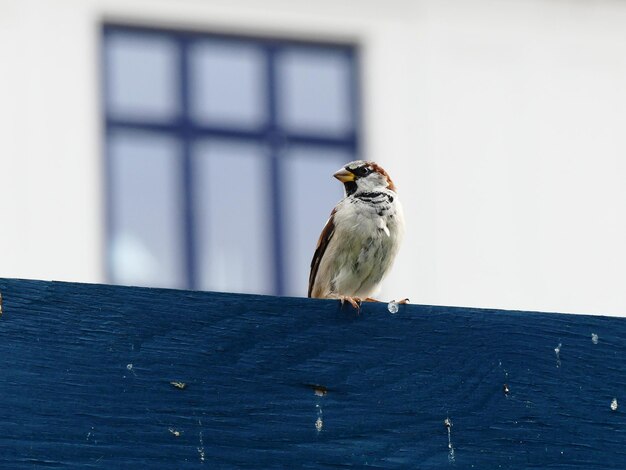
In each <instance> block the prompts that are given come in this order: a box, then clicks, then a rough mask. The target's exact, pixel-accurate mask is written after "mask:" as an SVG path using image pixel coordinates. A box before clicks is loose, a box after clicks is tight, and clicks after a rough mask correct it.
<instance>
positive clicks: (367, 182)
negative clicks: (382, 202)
mask: <svg viewBox="0 0 626 470" xmlns="http://www.w3.org/2000/svg"><path fill="white" fill-rule="evenodd" d="M333 176H334V177H335V178H337V179H338V180H339V181H341V182H342V183H343V186H344V188H345V190H346V196H350V195H352V194H355V193H357V192H373V191H380V190H381V189H390V190H391V191H395V190H396V187H395V185H394V184H393V181H391V178H390V177H389V175H388V174H387V172H386V171H385V170H383V169H382V167H380V166H379V165H378V164H376V163H374V162H365V161H363V160H356V161H354V162H350V163H348V164H347V165H346V166H344V167H343V168H342V169H341V170H339V171H338V172H337V173H335V174H334V175H333Z"/></svg>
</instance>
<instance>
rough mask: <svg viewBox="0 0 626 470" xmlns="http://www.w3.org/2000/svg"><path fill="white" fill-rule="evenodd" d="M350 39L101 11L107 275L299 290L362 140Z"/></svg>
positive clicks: (156, 282)
mask: <svg viewBox="0 0 626 470" xmlns="http://www.w3.org/2000/svg"><path fill="white" fill-rule="evenodd" d="M357 56H358V54H357V51H356V48H355V47H354V46H352V45H338V44H325V43H310V42H300V41H287V40H277V39H265V38H263V39H261V38H249V37H238V36H227V35H217V34H205V33H195V32H180V31H170V30H161V29H152V28H143V27H131V26H120V25H105V26H104V28H103V72H104V81H103V85H104V93H103V96H104V106H103V109H104V113H105V128H106V137H105V160H106V172H107V219H108V220H107V242H106V243H107V247H106V250H107V270H108V277H109V280H110V281H111V282H114V283H120V284H135V285H150V286H160V287H178V288H188V289H202V290H223V291H239V292H255V293H267V294H278V295H285V294H286V295H305V294H306V287H307V286H306V284H307V276H308V265H309V262H310V258H311V256H312V253H313V250H314V247H315V243H316V239H317V236H318V234H319V232H320V230H321V228H322V226H323V224H324V222H325V220H326V218H327V217H328V214H329V212H330V209H331V208H332V207H333V205H334V204H335V203H336V201H337V200H338V199H339V198H340V197H341V194H342V189H341V187H340V185H339V184H337V182H335V181H332V178H331V174H332V172H333V171H334V170H336V169H337V168H338V167H339V166H341V165H342V164H344V163H345V162H346V161H350V160H353V159H355V158H357V155H358V150H359V136H358V128H359V116H358V109H359V103H358V83H357V82H358V70H357V69H358V64H357Z"/></svg>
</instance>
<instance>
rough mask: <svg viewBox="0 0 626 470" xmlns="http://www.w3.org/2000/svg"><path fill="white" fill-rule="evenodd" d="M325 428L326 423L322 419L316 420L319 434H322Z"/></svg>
mask: <svg viewBox="0 0 626 470" xmlns="http://www.w3.org/2000/svg"><path fill="white" fill-rule="evenodd" d="M323 426H324V421H322V418H320V417H318V418H317V419H316V420H315V429H316V430H317V432H320V431H321V430H322V427H323Z"/></svg>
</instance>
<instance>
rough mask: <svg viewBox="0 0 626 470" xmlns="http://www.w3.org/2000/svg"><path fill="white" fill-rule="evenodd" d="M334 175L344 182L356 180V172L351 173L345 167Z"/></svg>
mask: <svg viewBox="0 0 626 470" xmlns="http://www.w3.org/2000/svg"><path fill="white" fill-rule="evenodd" d="M333 176H334V177H335V178H337V179H338V180H339V181H341V182H342V183H347V182H349V181H354V180H355V178H354V173H350V172H349V171H348V170H346V169H345V168H342V169H341V170H339V171H338V172H337V173H335V174H334V175H333Z"/></svg>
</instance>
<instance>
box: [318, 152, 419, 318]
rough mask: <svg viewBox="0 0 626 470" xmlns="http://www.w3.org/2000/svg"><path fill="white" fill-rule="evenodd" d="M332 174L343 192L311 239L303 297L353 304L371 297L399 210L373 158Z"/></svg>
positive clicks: (396, 237) (397, 235)
mask: <svg viewBox="0 0 626 470" xmlns="http://www.w3.org/2000/svg"><path fill="white" fill-rule="evenodd" d="M333 176H334V177H335V178H337V179H338V180H339V181H340V182H341V183H343V187H344V192H345V195H344V197H343V199H341V200H340V201H339V202H338V203H337V205H336V206H335V207H334V209H333V210H332V212H331V214H330V218H329V219H328V221H327V222H326V225H325V226H324V228H323V230H322V233H321V235H320V237H319V240H318V242H317V247H316V249H315V253H314V255H313V259H312V261H311V271H310V274H309V290H308V297H312V298H326V299H328V298H330V299H339V300H341V303H342V305H343V303H344V302H346V301H347V302H349V303H350V304H351V305H352V306H353V307H354V308H356V309H359V308H360V305H361V302H362V301H377V300H376V299H375V298H373V296H375V295H376V294H377V293H378V291H379V289H380V284H381V281H382V280H383V278H384V277H385V276H386V275H387V273H388V272H389V270H390V268H391V266H392V264H393V262H394V259H395V258H396V255H397V253H398V249H399V248H400V244H401V242H402V238H403V236H404V214H403V211H402V205H401V204H400V200H399V199H398V195H397V193H396V186H395V185H394V184H393V181H392V180H391V178H390V177H389V175H388V174H387V172H386V171H385V170H384V169H383V168H382V167H381V166H380V165H378V164H377V163H375V162H372V161H363V160H356V161H353V162H350V163H348V164H346V165H345V166H344V167H343V168H341V169H340V170H339V171H337V172H336V173H335V174H334V175H333ZM407 302H408V299H403V300H401V301H399V303H407Z"/></svg>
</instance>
